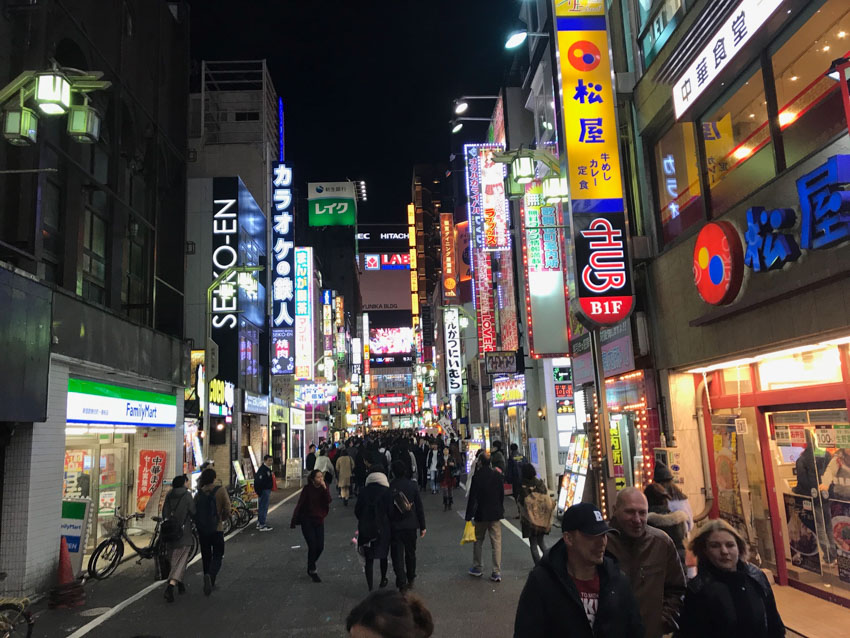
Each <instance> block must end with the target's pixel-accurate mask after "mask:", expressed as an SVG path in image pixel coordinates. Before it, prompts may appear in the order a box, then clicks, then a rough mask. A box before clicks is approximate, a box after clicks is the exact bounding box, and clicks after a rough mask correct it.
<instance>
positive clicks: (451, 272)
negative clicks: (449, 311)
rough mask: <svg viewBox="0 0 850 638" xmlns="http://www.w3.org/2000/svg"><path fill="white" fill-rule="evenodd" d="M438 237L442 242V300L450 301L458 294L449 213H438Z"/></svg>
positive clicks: (453, 234)
mask: <svg viewBox="0 0 850 638" xmlns="http://www.w3.org/2000/svg"><path fill="white" fill-rule="evenodd" d="M440 239H441V241H442V244H443V255H442V256H443V302H444V303H450V302H452V301H454V300H456V299H457V296H458V290H457V259H456V255H455V230H454V220H453V218H452V214H451V213H441V214H440Z"/></svg>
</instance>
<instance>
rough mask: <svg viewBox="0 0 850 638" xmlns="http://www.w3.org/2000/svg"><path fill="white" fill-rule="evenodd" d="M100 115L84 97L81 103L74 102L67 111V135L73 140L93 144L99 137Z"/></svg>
mask: <svg viewBox="0 0 850 638" xmlns="http://www.w3.org/2000/svg"><path fill="white" fill-rule="evenodd" d="M100 125H101V117H100V113H98V111H97V109H96V108H94V107H93V106H92V105H91V104H89V98H88V97H86V98H85V101H84V102H83V103H82V104H74V105H72V106H71V108H70V109H69V111H68V135H69V136H70V137H71V139H72V140H74V141H75V142H80V143H81V144H94V143H95V142H97V140H98V139H99V138H100Z"/></svg>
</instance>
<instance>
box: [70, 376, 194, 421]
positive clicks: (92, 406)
mask: <svg viewBox="0 0 850 638" xmlns="http://www.w3.org/2000/svg"><path fill="white" fill-rule="evenodd" d="M66 421H67V422H68V423H84V424H100V425H130V426H138V427H159V428H173V427H174V426H175V424H176V423H177V397H176V396H174V395H169V394H160V393H159V392H149V391H147V390H136V389H133V388H124V387H121V386H117V385H110V384H108V383H99V382H97V381H86V380H83V379H68V414H67V418H66Z"/></svg>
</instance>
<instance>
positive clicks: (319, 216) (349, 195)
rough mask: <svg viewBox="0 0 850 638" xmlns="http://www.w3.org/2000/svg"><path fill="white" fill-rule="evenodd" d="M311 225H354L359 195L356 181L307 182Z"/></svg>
mask: <svg viewBox="0 0 850 638" xmlns="http://www.w3.org/2000/svg"><path fill="white" fill-rule="evenodd" d="M307 193H308V195H307V199H308V202H307V204H308V209H309V218H310V226H354V225H355V224H356V223H357V221H356V220H357V196H356V194H355V191H354V182H318V183H317V182H311V183H309V184H307Z"/></svg>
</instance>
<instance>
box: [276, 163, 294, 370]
mask: <svg viewBox="0 0 850 638" xmlns="http://www.w3.org/2000/svg"><path fill="white" fill-rule="evenodd" d="M273 167H274V168H273V170H272V201H273V204H274V214H273V217H272V219H273V221H274V224H273V226H272V255H273V261H272V267H273V272H272V334H271V337H272V361H271V374H273V375H282V374H292V373H293V372H295V347H294V346H295V317H294V314H295V296H294V285H293V283H294V282H293V274H294V271H295V243H294V241H295V224H294V223H293V219H292V212H291V211H290V207H291V205H292V169H291V168H288V167H287V166H286V164H284V163H282V162H278V163H275V164H273Z"/></svg>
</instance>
